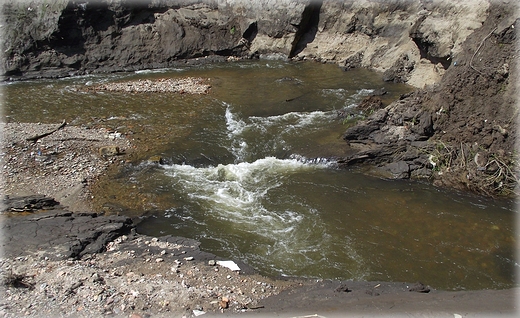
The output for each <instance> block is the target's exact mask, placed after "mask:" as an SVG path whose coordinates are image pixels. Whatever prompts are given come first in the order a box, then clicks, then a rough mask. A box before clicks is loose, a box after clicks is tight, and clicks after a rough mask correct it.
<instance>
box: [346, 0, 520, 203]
mask: <svg viewBox="0 0 520 318" xmlns="http://www.w3.org/2000/svg"><path fill="white" fill-rule="evenodd" d="M492 9H493V10H492V11H490V12H491V14H490V16H489V17H488V19H486V21H485V23H484V25H483V26H482V28H480V29H478V30H477V31H475V32H474V33H473V34H471V35H470V36H469V37H468V38H467V40H466V41H465V42H464V44H463V46H462V49H461V52H460V53H459V54H458V56H457V57H458V58H457V60H458V63H457V64H456V65H453V66H451V67H450V68H449V69H448V70H446V74H445V75H444V77H443V80H442V82H441V83H439V84H437V85H435V86H434V87H431V88H429V89H424V90H418V91H415V92H413V93H411V94H408V95H406V96H402V97H401V99H400V100H398V101H396V102H394V103H392V104H391V105H389V106H387V107H386V108H384V109H382V110H379V111H377V112H375V113H374V114H372V115H371V116H369V117H367V118H366V119H365V120H362V121H360V122H358V124H357V125H356V126H353V127H350V128H348V129H347V131H346V132H345V134H344V139H345V140H346V141H347V143H349V144H350V146H351V147H352V148H353V149H356V150H357V152H356V153H355V154H353V155H352V156H350V157H348V158H344V159H343V160H340V163H341V164H343V165H351V164H354V163H360V162H367V163H371V164H372V165H373V166H375V167H377V168H376V169H377V170H379V172H381V171H382V172H383V173H384V174H386V175H388V176H390V177H393V178H400V179H402V178H428V179H432V180H433V181H434V183H435V184H437V185H442V186H449V187H455V188H460V189H469V190H472V191H475V192H479V193H482V194H486V195H499V194H513V193H518V192H519V191H520V189H519V188H518V187H519V180H520V175H519V172H518V168H519V167H518V162H517V157H516V154H515V149H517V148H515V144H516V142H517V140H516V136H517V129H518V128H517V127H518V106H517V104H516V97H515V96H517V86H516V83H517V80H518V73H517V67H518V66H517V65H518V64H517V59H516V58H515V56H518V54H519V51H518V48H517V47H516V46H515V45H514V42H515V40H514V39H517V37H518V34H517V32H518V31H517V30H518V28H520V18H519V17H518V16H516V15H515V14H514V11H510V9H509V8H508V7H507V6H501V5H496V6H495V5H494V7H493V8H492Z"/></svg>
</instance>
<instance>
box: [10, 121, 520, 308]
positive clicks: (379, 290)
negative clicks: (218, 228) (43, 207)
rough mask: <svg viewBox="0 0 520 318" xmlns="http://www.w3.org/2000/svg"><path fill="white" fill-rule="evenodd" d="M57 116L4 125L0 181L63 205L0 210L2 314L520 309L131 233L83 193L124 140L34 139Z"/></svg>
mask: <svg viewBox="0 0 520 318" xmlns="http://www.w3.org/2000/svg"><path fill="white" fill-rule="evenodd" d="M59 126H60V124H59V123H57V124H56V125H43V124H36V123H35V124H19V123H9V124H3V125H2V131H3V133H2V136H3V142H2V165H1V167H2V175H3V176H4V178H3V184H2V188H1V189H2V192H3V193H4V194H8V195H10V196H11V197H12V196H19V195H28V194H44V195H46V196H49V197H52V198H55V199H56V200H57V201H60V203H61V206H58V207H55V209H53V210H49V211H43V212H42V211H35V212H32V213H21V214H20V213H13V212H4V213H3V214H2V215H1V216H0V217H1V220H2V234H3V235H2V236H3V240H2V248H3V254H2V255H3V257H2V258H1V260H0V271H1V276H2V281H3V283H2V286H1V288H2V294H3V297H2V300H1V301H0V317H22V316H24V317H35V316H38V317H41V316H45V317H93V316H109V317H133V318H138V317H194V316H197V315H202V314H203V313H204V316H205V317H207V316H228V315H236V314H238V315H241V316H266V317H273V316H275V317H296V316H308V317H342V316H345V315H346V314H348V315H350V316H366V315H373V314H376V315H383V316H387V315H393V316H402V315H407V316H417V317H419V316H420V317H439V316H441V317H459V316H457V315H460V317H478V316H496V315H502V316H514V315H515V314H516V309H517V306H516V302H515V297H516V293H517V289H509V290H499V291H493V290H489V291H460V292H448V291H437V290H430V291H429V292H428V293H425V292H424V291H425V290H424V289H422V290H421V288H416V287H415V288H414V286H415V283H416V282H412V283H388V282H352V281H346V282H340V281H316V280H304V279H291V280H280V279H272V278H267V277H262V276H260V275H258V274H256V273H255V272H254V270H253V269H251V268H249V267H247V265H245V264H242V263H240V262H238V261H236V264H238V266H239V267H240V268H241V270H240V271H233V270H231V269H229V268H227V267H224V266H221V265H217V264H214V261H223V260H224V259H220V258H218V257H217V256H215V255H211V254H209V253H205V252H202V251H201V250H200V249H199V243H198V242H196V241H193V240H189V239H184V238H176V237H162V238H152V237H147V236H144V235H140V234H139V233H135V229H134V224H133V223H132V220H130V219H128V218H126V217H123V216H102V215H97V214H95V213H93V212H95V211H90V208H89V204H88V202H89V191H88V188H89V185H90V184H92V183H93V182H95V180H96V178H97V177H98V176H99V175H101V174H102V173H103V172H104V171H106V169H107V167H108V166H109V165H114V164H121V163H124V161H125V156H126V154H127V153H128V152H129V151H130V150H131V147H132V145H131V143H130V142H129V140H127V139H126V138H125V136H121V135H120V134H118V133H117V132H114V131H108V130H106V129H103V128H90V129H87V128H86V127H74V126H65V127H63V128H62V129H59V130H57V131H55V132H53V133H52V134H50V135H48V136H46V137H42V138H39V139H38V140H37V141H31V140H27V139H31V138H33V137H37V136H39V135H42V134H45V133H48V132H50V131H53V130H55V129H56V128H57V127H59ZM4 208H5V207H4ZM69 210H72V211H75V212H69ZM79 211H83V212H86V213H79ZM426 289H429V288H427V286H426ZM418 291H419V292H418ZM421 291H422V292H421Z"/></svg>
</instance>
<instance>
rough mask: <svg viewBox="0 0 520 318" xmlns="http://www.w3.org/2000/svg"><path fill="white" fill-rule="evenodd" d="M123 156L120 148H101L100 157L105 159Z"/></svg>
mask: <svg viewBox="0 0 520 318" xmlns="http://www.w3.org/2000/svg"><path fill="white" fill-rule="evenodd" d="M120 154H122V152H121V151H120V150H119V147H118V146H103V147H101V148H99V155H100V156H101V157H103V158H107V157H113V156H117V155H120Z"/></svg>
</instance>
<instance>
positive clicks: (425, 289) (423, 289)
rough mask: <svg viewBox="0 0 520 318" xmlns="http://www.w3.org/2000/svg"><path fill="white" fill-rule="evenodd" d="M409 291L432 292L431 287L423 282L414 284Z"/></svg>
mask: <svg viewBox="0 0 520 318" xmlns="http://www.w3.org/2000/svg"><path fill="white" fill-rule="evenodd" d="M408 291H411V292H418V293H429V292H430V287H429V286H426V285H424V284H423V283H421V282H418V283H416V284H415V285H413V286H412V287H411V288H410V289H409V290H408Z"/></svg>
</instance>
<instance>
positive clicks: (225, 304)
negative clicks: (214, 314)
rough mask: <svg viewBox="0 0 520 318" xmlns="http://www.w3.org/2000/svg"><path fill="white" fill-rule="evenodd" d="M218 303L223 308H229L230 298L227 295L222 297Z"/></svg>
mask: <svg viewBox="0 0 520 318" xmlns="http://www.w3.org/2000/svg"><path fill="white" fill-rule="evenodd" d="M218 305H219V307H220V308H222V309H227V308H228V307H229V299H228V298H227V297H222V299H221V300H220V302H219V303H218Z"/></svg>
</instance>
